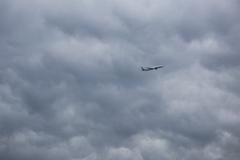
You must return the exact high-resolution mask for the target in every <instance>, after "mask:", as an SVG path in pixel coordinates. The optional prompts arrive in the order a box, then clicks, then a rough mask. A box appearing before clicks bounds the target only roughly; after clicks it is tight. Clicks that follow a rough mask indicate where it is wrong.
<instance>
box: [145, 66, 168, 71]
mask: <svg viewBox="0 0 240 160" xmlns="http://www.w3.org/2000/svg"><path fill="white" fill-rule="evenodd" d="M163 67H164V66H163V65H159V66H154V67H141V69H142V71H151V70H157V69H159V68H163Z"/></svg>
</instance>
